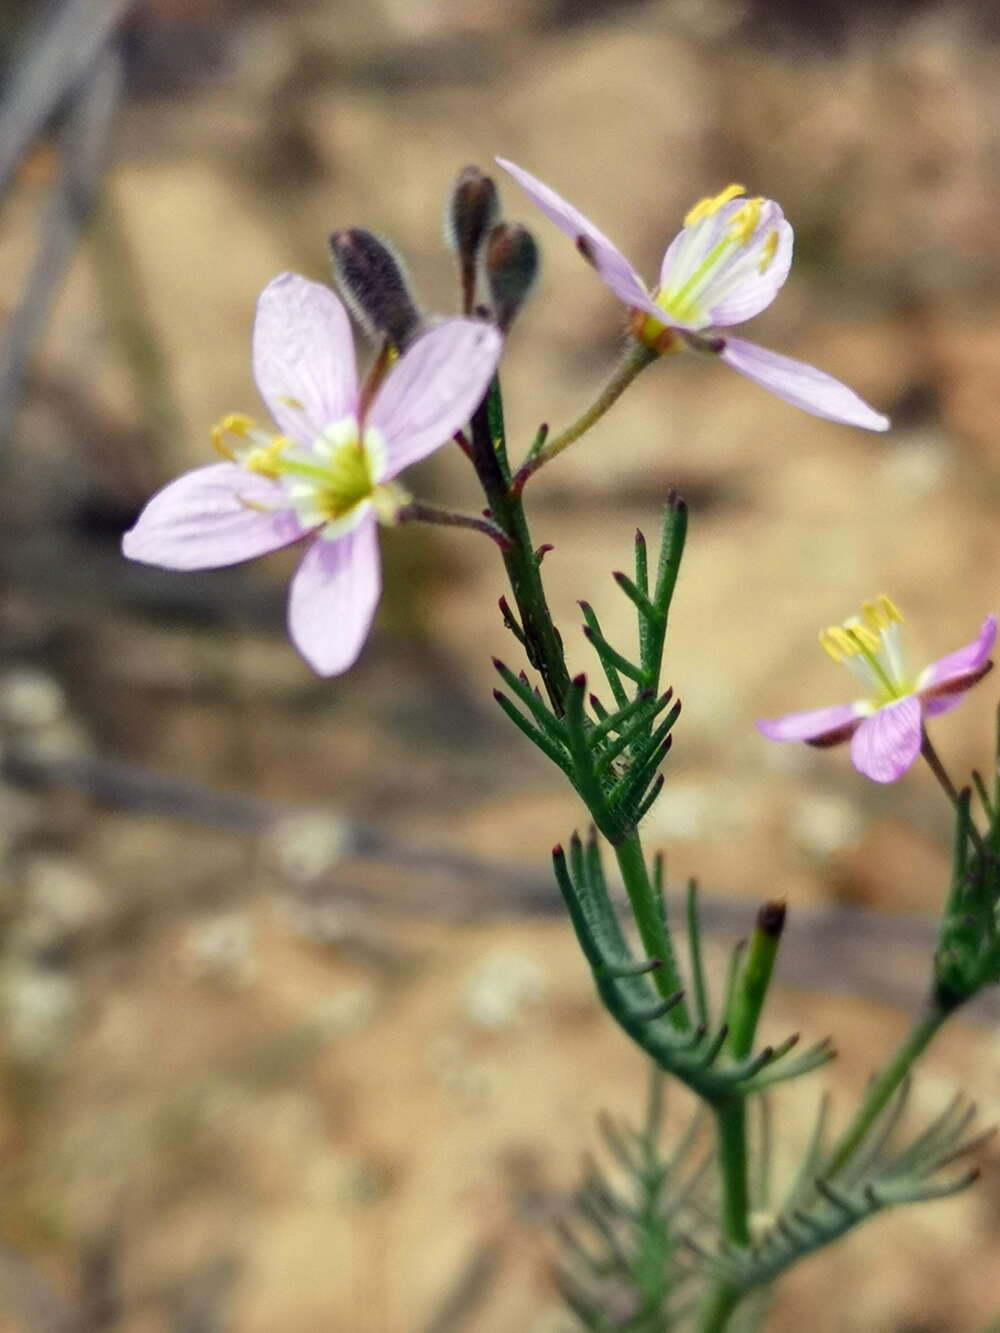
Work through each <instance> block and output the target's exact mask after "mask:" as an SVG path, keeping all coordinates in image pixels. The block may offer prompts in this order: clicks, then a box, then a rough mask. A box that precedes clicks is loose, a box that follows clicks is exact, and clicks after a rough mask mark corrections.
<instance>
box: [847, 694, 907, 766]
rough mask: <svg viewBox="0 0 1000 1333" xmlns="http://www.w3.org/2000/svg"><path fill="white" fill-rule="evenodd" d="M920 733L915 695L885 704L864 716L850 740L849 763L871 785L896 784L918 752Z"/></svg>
mask: <svg viewBox="0 0 1000 1333" xmlns="http://www.w3.org/2000/svg"><path fill="white" fill-rule="evenodd" d="M922 732H923V722H922V716H921V708H920V700H919V699H918V698H917V696H916V695H915V694H910V695H907V697H906V698H905V699H898V700H897V701H896V702H895V703H891V704H886V706H885V707H884V708H879V709H877V710H876V711H875V712H874V713H872V715H871V716H870V717H866V718H865V719H864V721H863V722H862V723H861V725H860V727H858V729H857V731H856V732H855V733H854V736H853V738H852V740H851V760H852V762H853V764H854V767H855V768H856V769H857V770H858V772H859V773H863V774H864V776H865V777H866V778H871V779H872V781H873V782H895V780H896V779H897V778H898V777H901V776H902V775H903V774H904V773H905V772H906V770H907V769H908V768H909V767H910V765H911V764H912V763H913V761H914V760H915V759H916V757H917V755H918V754H919V753H920V741H921V736H922Z"/></svg>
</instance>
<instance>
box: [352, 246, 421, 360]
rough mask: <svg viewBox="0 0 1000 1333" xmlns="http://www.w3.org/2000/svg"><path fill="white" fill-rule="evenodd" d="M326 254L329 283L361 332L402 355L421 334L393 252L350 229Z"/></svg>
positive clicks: (399, 262) (407, 286)
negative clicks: (330, 263) (384, 341)
mask: <svg viewBox="0 0 1000 1333" xmlns="http://www.w3.org/2000/svg"><path fill="white" fill-rule="evenodd" d="M330 254H331V257H332V259H333V277H334V281H335V282H336V284H337V288H338V290H339V291H340V294H341V296H342V297H343V298H344V301H345V302H346V303H347V305H348V306H349V307H350V310H351V313H352V314H353V315H354V317H355V318H356V319H357V321H358V323H359V324H360V325H361V327H362V328H363V329H364V330H365V332H366V333H368V334H369V335H370V336H371V337H373V338H377V339H380V338H386V339H388V341H389V342H390V343H391V344H392V346H393V347H395V348H397V349H399V350H403V349H405V348H406V347H407V346H408V345H409V343H410V342H412V340H413V338H414V337H415V336H416V334H417V333H418V332H419V331H420V326H421V316H420V311H419V310H418V308H417V305H416V302H415V301H414V299H413V296H412V294H411V292H410V284H409V280H408V278H407V276H406V271H405V269H404V267H403V261H402V260H401V259H400V258H399V256H398V255H397V254H396V252H395V250H394V249H393V248H392V247H391V246H390V245H389V243H388V242H387V241H383V240H380V239H379V238H378V237H377V236H375V235H373V234H372V233H371V232H370V231H365V230H364V228H363V227H350V228H347V229H345V230H344V231H335V232H334V233H333V234H332V235H331V237H330Z"/></svg>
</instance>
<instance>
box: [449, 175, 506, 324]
mask: <svg viewBox="0 0 1000 1333" xmlns="http://www.w3.org/2000/svg"><path fill="white" fill-rule="evenodd" d="M499 216H500V196H499V195H498V194H497V187H496V182H495V181H494V180H493V178H492V176H486V175H484V174H483V172H481V171H480V170H479V168H478V167H475V166H470V167H465V168H464V169H463V170H462V171H460V172H459V174H458V179H457V180H456V181H455V185H454V188H453V189H452V192H451V196H450V198H449V199H448V206H447V208H446V209H445V215H444V233H445V240H446V241H447V242H448V244H449V245H450V246H451V248H452V249H453V250H454V251H455V254H456V255H457V256H458V264H459V270H460V272H461V278H462V309H463V310H464V311H465V313H466V314H469V313H470V312H471V310H472V308H473V304H474V302H475V288H476V262H477V260H478V258H479V251H480V249H481V247H482V244H483V241H484V240H485V238H486V234H487V232H488V231H489V229H490V228H491V227H492V226H493V224H494V223H495V222H496V220H497V218H498V217H499Z"/></svg>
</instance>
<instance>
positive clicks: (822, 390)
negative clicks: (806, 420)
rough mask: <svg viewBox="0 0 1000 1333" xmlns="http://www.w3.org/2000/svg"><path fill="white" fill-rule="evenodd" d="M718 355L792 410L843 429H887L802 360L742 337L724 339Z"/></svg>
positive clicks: (853, 396)
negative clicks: (796, 409) (841, 424)
mask: <svg viewBox="0 0 1000 1333" xmlns="http://www.w3.org/2000/svg"><path fill="white" fill-rule="evenodd" d="M718 355H719V356H720V357H721V358H722V360H723V361H725V363H726V365H727V366H730V367H732V369H733V370H736V371H739V373H740V374H741V375H745V376H746V377H747V379H749V380H753V381H754V383H755V384H759V385H760V386H761V388H762V389H767V390H768V392H769V393H773V394H776V395H777V397H779V398H783V399H784V400H785V402H786V403H791V404H792V406H793V407H801V408H802V410H803V411H805V412H812V414H813V415H814V416H817V417H826V418H828V420H830V421H840V422H843V424H844V425H847V426H861V427H862V428H863V429H865V430H888V429H889V418H888V417H884V416H882V414H881V413H880V412H876V411H874V409H872V408H871V407H869V406H868V404H867V403H866V402H865V401H864V399H862V398H859V397H858V395H857V394H856V393H855V392H854V390H853V389H849V388H848V387H847V385H846V384H841V382H840V380H835V379H834V378H833V376H832V375H827V374H825V373H824V372H823V371H822V370H817V369H816V368H815V367H814V366H809V365H806V363H805V362H804V361H794V360H793V359H792V358H791V357H788V356H780V355H779V354H778V353H777V352H771V351H768V350H767V349H766V348H764V347H758V346H757V345H756V344H755V343H748V342H744V341H743V339H742V338H726V339H724V346H723V348H722V350H721V351H720V352H719V353H718Z"/></svg>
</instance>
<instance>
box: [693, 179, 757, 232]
mask: <svg viewBox="0 0 1000 1333" xmlns="http://www.w3.org/2000/svg"><path fill="white" fill-rule="evenodd" d="M741 194H746V186H745V185H727V186H726V188H725V189H724V190H720V191H719V193H718V194H709V195H706V196H705V198H704V199H699V200H698V202H697V203H696V204H695V205H694V207H693V208H690V209H689V210H688V212H687V214H686V215H685V218H684V225H685V227H693V226H694V225H695V223H696V222H703V221H704V220H705V218H710V217H714V216H715V214H716V213H718V211H719V209H720V208H725V206H726V204H728V203H729V202H730V200H731V199H738V198H739V196H740V195H741Z"/></svg>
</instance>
